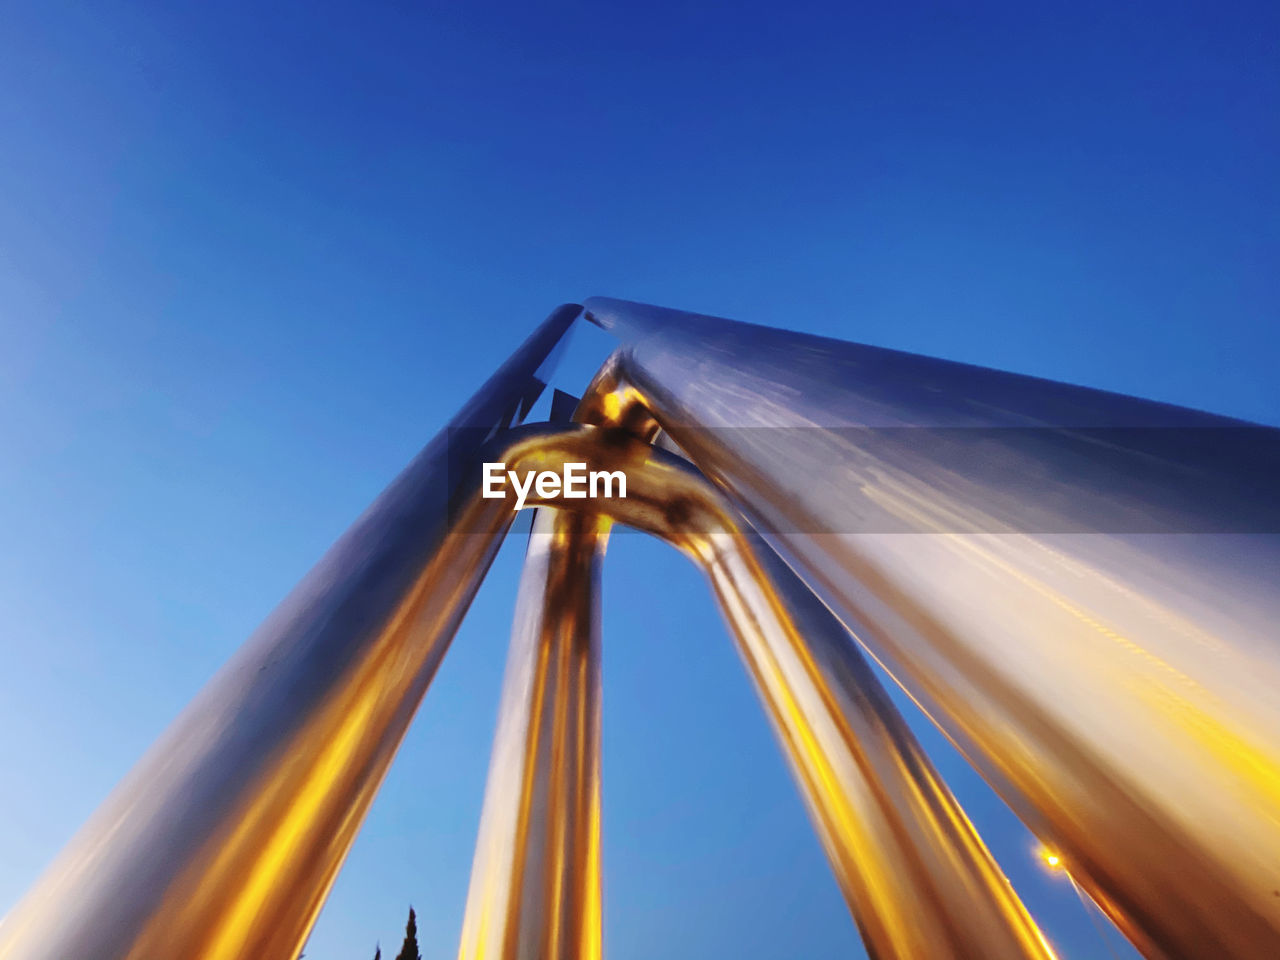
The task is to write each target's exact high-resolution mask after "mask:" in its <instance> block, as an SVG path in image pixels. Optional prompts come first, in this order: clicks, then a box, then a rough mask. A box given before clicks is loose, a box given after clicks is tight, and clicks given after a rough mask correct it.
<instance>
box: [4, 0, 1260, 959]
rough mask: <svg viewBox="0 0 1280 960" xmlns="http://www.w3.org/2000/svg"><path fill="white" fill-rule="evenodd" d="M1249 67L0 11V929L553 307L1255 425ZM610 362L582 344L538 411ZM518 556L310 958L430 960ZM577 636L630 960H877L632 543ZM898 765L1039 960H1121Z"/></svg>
mask: <svg viewBox="0 0 1280 960" xmlns="http://www.w3.org/2000/svg"><path fill="white" fill-rule="evenodd" d="M1278 28H1280V7H1278V6H1277V5H1276V4H1275V3H1258V4H1249V3H1234V4H1232V3H1227V4H1223V3H1214V4H1209V3H1202V4H1196V5H1183V4H1176V3H1168V2H1162V3H1129V4H1119V3H1116V2H1115V0H1107V2H1101V3H1097V2H1071V3H1058V4H1049V3H1025V2H1017V3H1006V4H991V3H973V4H963V5H962V4H954V5H946V6H938V7H928V6H920V5H916V4H908V3H894V4H888V3H885V4H874V5H871V4H836V3H828V4H810V3H806V2H802V0H801V2H797V0H787V2H783V3H776V4H768V5H762V4H753V3H720V4H697V3H658V2H654V3H646V4H633V5H631V6H630V7H628V8H622V7H619V6H617V5H614V4H609V3H599V2H597V3H585V2H584V3H577V4H555V5H537V4H512V3H414V2H409V0H399V2H394V3H373V2H370V3H363V4H347V5H339V4H332V3H326V2H310V3H305V4H304V3H289V4H286V3H247V2H226V3H217V4H159V3H157V4H121V3H113V2H105V3H104V2H94V3H77V2H63V3H58V4H49V3H41V2H29V0H16V2H10V3H6V4H5V5H4V6H3V7H2V8H0V546H2V547H3V549H0V663H3V665H4V666H3V669H0V770H2V771H4V779H3V781H0V783H2V784H3V785H2V786H0V911H4V910H6V909H7V908H8V907H9V906H11V905H12V904H13V902H14V901H15V900H16V899H17V898H18V896H19V895H20V894H21V892H22V891H23V890H24V889H25V888H26V887H27V886H28V885H29V884H30V883H31V882H32V880H33V879H34V878H35V876H36V875H37V873H38V872H39V870H40V869H41V868H42V867H43V866H44V865H45V864H46V863H47V862H48V861H49V860H50V859H51V857H52V856H53V855H54V854H55V852H56V851H57V850H58V849H59V848H60V847H61V846H62V844H63V843H64V842H65V841H66V840H67V839H68V838H69V836H70V835H71V833H72V832H73V831H74V830H75V828H76V827H77V826H78V825H79V824H80V823H81V821H82V820H83V819H84V818H85V817H86V816H87V814H88V813H89V812H90V811H91V810H92V809H93V808H94V807H95V806H97V804H98V803H99V802H100V801H101V800H102V798H103V797H104V796H105V794H106V793H107V791H108V790H109V789H110V788H111V786H112V785H113V784H114V783H115V782H116V781H117V780H118V779H119V778H120V777H121V776H122V775H123V774H124V772H125V771H126V770H127V769H128V768H129V767H130V766H131V764H132V762H133V761H134V760H135V759H136V758H137V757H138V755H139V754H140V753H141V752H142V750H143V749H145V747H146V746H147V745H148V744H149V743H150V742H151V741H152V740H153V739H154V738H155V737H156V736H157V734H159V733H160V731H161V730H163V729H164V727H165V726H166V725H167V724H168V722H169V721H170V720H171V719H172V718H173V717H174V716H175V715H176V713H177V712H178V711H179V709H180V708H181V707H182V705H183V704H184V703H186V702H187V701H188V700H189V699H190V698H191V696H192V695H193V694H194V693H195V692H196V691H197V690H198V689H199V687H200V686H201V685H202V683H203V682H204V681H205V679H207V678H208V677H209V676H210V674H211V673H212V672H213V671H214V669H215V668H216V667H217V666H218V665H219V664H220V663H222V662H223V661H224V660H225V659H226V658H227V657H228V656H229V655H230V654H231V652H232V651H233V650H234V649H235V648H236V647H237V646H238V645H239V643H240V642H241V641H242V640H243V639H244V638H245V637H246V636H247V635H248V634H249V633H250V631H251V630H252V629H253V627H254V626H256V624H257V623H258V622H259V621H260V620H261V619H262V618H263V617H264V616H265V614H266V613H267V612H268V611H269V610H270V609H271V608H272V607H273V606H274V604H275V603H276V601H277V600H279V599H280V598H281V597H282V596H283V595H284V594H285V592H286V591H287V590H288V589H289V587H290V586H291V585H292V584H293V583H294V582H296V581H297V580H298V579H299V577H301V575H302V574H303V573H304V572H305V571H306V570H307V569H308V568H309V567H310V565H311V564H312V563H313V562H314V561H315V560H316V559H317V558H318V557H319V556H320V554H321V553H322V552H323V550H324V549H325V548H326V546H327V545H328V544H329V543H330V542H331V541H332V540H333V539H334V538H335V537H336V536H337V535H338V534H339V533H340V532H341V531H342V530H343V529H344V528H345V527H346V526H347V524H348V523H349V522H350V521H351V520H352V519H353V518H354V517H355V516H356V515H357V514H358V513H359V512H360V511H361V510H362V509H363V507H364V506H365V505H366V504H367V503H368V502H369V501H370V500H371V499H372V498H373V497H374V496H375V495H376V494H377V492H378V491H379V490H380V489H381V488H382V487H383V486H384V485H385V484H386V482H387V481H388V480H389V479H390V478H391V477H392V476H394V475H395V473H396V472H397V471H398V470H399V469H400V467H401V466H402V465H403V464H404V463H405V462H406V461H407V460H408V459H409V458H410V457H411V456H412V454H413V453H414V452H416V450H417V449H418V448H419V447H420V446H421V445H422V444H423V443H424V442H425V441H426V439H427V438H429V437H430V436H431V434H432V433H433V432H434V431H435V430H436V429H437V428H438V427H439V426H440V425H441V424H443V423H444V422H445V420H446V419H447V418H448V416H449V415H451V414H452V413H453V411H454V409H455V408H456V407H457V406H458V404H459V403H460V401H461V400H462V399H463V398H464V397H465V396H467V395H469V394H470V392H471V391H472V390H474V389H475V387H476V386H477V385H478V384H479V383H480V382H481V381H482V380H483V379H484V377H485V376H487V375H488V374H489V373H490V372H491V371H492V369H493V368H494V367H495V365H496V364H497V363H498V362H499V361H501V360H502V359H503V358H505V356H506V355H507V354H508V353H509V352H510V351H511V350H512V349H513V348H514V347H515V345H516V344H517V343H519V341H520V340H522V339H523V337H524V336H525V335H526V333H527V332H528V331H529V329H530V328H531V327H532V326H533V325H534V324H535V323H537V322H538V321H539V320H541V319H542V317H543V316H544V315H545V314H546V313H547V312H548V311H549V310H550V309H551V308H552V307H554V306H555V305H556V304H557V303H560V302H563V301H566V300H580V299H581V298H583V297H585V296H588V295H590V294H604V295H609V296H618V297H626V298H631V299H637V300H645V301H649V302H654V303H660V304H665V305H668V306H675V307H683V308H686V309H691V310H699V311H703V312H708V313H715V314H719V315H724V316H731V317H735V318H738V319H742V320H750V321H755V322H762V323H770V324H774V325H777V326H782V327H788V328H792V329H797V330H805V331H810V332H814V333H820V334H825V335H829V336H836V337H842V338H845V339H850V340H858V341H863V342H867V343H873V344H878V345H882V346H889V347H895V348H899V349H905V350H913V351H918V352H922V353H928V354H932V355H936V356H942V357H947V358H951V359H957V360H964V361H969V362H974V363H982V364H986V365H989V366H994V367H999V368H1004V369H1009V370H1016V371H1019V372H1024V373H1031V374H1036V375H1039V376H1045V377H1052V378H1057V379H1061V380H1066V381H1071V382H1075V383H1082V384H1088V385H1092V386H1098V387H1104V388H1108V389H1112V390H1120V391H1124V392H1128V393H1134V394H1138V395H1142V396H1147V397H1152V398H1155V399H1159V400H1165V401H1172V402H1176V403H1182V404H1187V405H1190V406H1195V407H1200V408H1204V409H1208V410H1212V411H1215V412H1219V413H1224V414H1229V415H1233V416H1238V417H1244V418H1248V419H1252V420H1257V421H1260V422H1264V423H1270V424H1277V423H1280V383H1277V377H1276V356H1277V343H1278V342H1280V322H1278V321H1280V310H1278V307H1280V279H1278V278H1280V271H1278V270H1277V264H1280V231H1278V227H1277V224H1280V217H1278V214H1280V162H1278V161H1280V149H1278V148H1280V121H1278V119H1277V118H1278V117H1280V111H1278V110H1277V107H1278V106H1280V53H1278V48H1277V40H1278V39H1280V29H1278ZM609 344H610V341H609V338H608V337H607V336H606V335H605V334H603V333H602V332H600V331H596V330H593V329H583V330H579V331H578V332H577V334H576V339H575V340H574V342H573V344H572V346H571V349H570V351H569V354H568V356H567V357H566V361H565V363H564V365H563V366H562V368H561V377H560V381H559V382H560V384H561V385H562V386H564V387H565V388H566V389H570V390H573V391H578V390H580V388H581V386H582V385H583V384H584V383H585V381H586V378H587V377H588V376H589V374H590V372H591V370H592V369H593V368H594V366H595V365H596V364H597V363H598V362H599V361H600V360H601V359H602V358H603V356H604V355H605V354H606V353H607V351H608V349H609ZM521 551H522V544H520V543H519V542H516V541H513V542H511V543H509V544H508V545H507V547H506V548H505V549H504V551H503V553H502V554H501V556H500V557H499V559H498V561H497V563H496V565H495V567H494V569H493V572H492V573H491V575H490V578H489V581H488V582H487V583H486V585H485V587H484V588H483V590H482V592H481V594H480V596H479V598H478V599H477V601H476V604H475V606H474V608H473V611H472V614H471V615H470V617H469V618H468V620H467V622H466V623H465V624H464V626H463V628H462V630H461V631H460V633H459V635H458V637H457V640H456V641H455V644H454V647H453V650H452V651H451V653H450V655H449V657H448V658H447V659H446V661H445V664H444V666H443V668H442V670H441V672H440V674H439V675H438V677H437V679H436V682H435V685H434V686H433V688H432V690H431V691H430V693H429V695H428V697H427V700H426V702H425V704H424V706H423V708H422V710H421V711H420V713H419V715H418V719H417V721H416V723H415V725H414V727H413V729H412V731H411V732H410V734H409V736H408V738H407V740H406V742H405V744H404V747H403V749H402V750H401V753H400V756H399V758H398V760H397V763H396V765H395V767H394V768H393V770H392V773H391V775H390V777H389V778H388V780H387V783H386V786H385V788H384V790H383V792H382V794H381V795H380V797H379V798H378V800H377V802H376V804H375V806H374V808H373V810H372V812H371V814H370V816H369V819H368V821H367V824H366V826H365V829H364V831H363V832H362V834H361V835H360V837H359V839H358V841H357V842H356V845H355V848H354V850H353V852H352V855H351V858H350V860H349V861H348V864H347V866H346V867H345V868H344V870H343V873H342V874H341V876H340V878H339V880H338V882H337V885H336V886H335V888H334V891H333V894H332V897H331V899H330V901H329V904H328V906H327V907H326V909H325V912H324V913H323V915H322V916H321V919H320V921H319V923H318V925H317V927H316V929H315V932H314V934H313V936H312V940H311V944H310V946H309V947H308V950H307V955H308V957H309V958H314V960H347V958H355V960H360V958H367V957H369V956H372V953H373V948H374V943H375V941H377V940H379V939H380V940H381V942H382V945H383V947H384V948H387V947H390V948H392V949H391V952H392V953H394V949H395V948H397V947H398V945H399V938H400V934H401V931H402V930H403V923H404V914H405V908H406V906H407V905H408V904H409V903H410V902H412V903H413V904H414V906H415V907H416V908H417V910H418V916H419V926H420V931H421V936H422V940H423V944H424V957H425V958H426V960H438V958H442V957H447V956H450V955H452V954H453V952H454V951H455V950H456V944H457V935H458V930H459V927H460V923H461V915H462V907H463V900H464V897H465V892H466V880H467V876H468V872H469V869H470V859H471V848H472V843H473V841H474V836H475V830H476V824H477V820H478V817H479V811H480V797H481V793H482V790H483V785H484V776H485V770H486V766H487V762H488V741H489V736H490V733H491V731H492V728H493V723H494V719H495V716H496V710H497V696H498V687H499V682H500V677H501V672H502V667H503V660H504V650H505V645H506V639H507V634H508V631H509V627H510V618H511V612H512V607H513V604H514V599H515V582H516V578H517V575H518V570H519V564H520V554H521ZM605 589H606V595H605V614H604V619H605V624H604V626H605V641H606V642H605V730H604V742H605V750H606V755H605V761H604V774H605V784H604V798H605V810H604V814H605V821H604V830H605V849H604V859H605V870H606V947H607V949H608V952H609V954H610V956H611V957H612V958H613V960H641V958H645V960H649V958H653V957H663V958H669V960H685V958H688V960H704V958H707V957H721V956H723V957H733V958H735V960H797V958H806V960H808V958H813V960H823V958H836V957H857V956H861V955H862V954H861V952H860V950H861V948H860V946H858V941H857V937H856V933H855V931H854V928H853V925H852V923H851V921H850V920H849V917H848V914H847V912H846V911H845V908H844V906H843V903H842V901H841V899H840V897H839V895H838V893H837V891H836V888H835V884H834V882H833V881H832V879H831V876H830V874H829V871H828V869H827V867H826V865H825V861H824V860H823V857H822V855H821V852H820V850H819V848H818V845H817V842H816V840H814V838H813V837H812V835H811V832H810V830H809V828H808V825H807V823H806V821H805V818H804V814H803V811H802V809H801V806H800V803H799V800H798V797H797V795H796V792H795V790H794V788H793V787H792V786H791V784H790V782H789V780H788V778H787V775H786V772H785V768H784V766H783V763H782V760H781V758H780V755H779V753H778V751H777V749H776V748H775V747H774V745H773V742H772V739H771V735H770V732H769V730H768V727H767V724H766V721H765V719H764V717H763V714H762V713H761V712H760V711H759V710H758V709H757V707H756V705H755V702H754V696H753V693H752V691H751V689H750V687H749V685H748V682H747V680H746V677H745V674H744V672H743V671H742V670H741V668H740V667H739V665H738V663H737V662H736V658H735V654H734V653H733V650H732V647H731V646H730V644H729V642H728V641H727V639H726V637H725V633H724V629H723V627H722V626H721V625H720V622H719V618H718V615H717V614H716V611H715V609H714V607H713V605H712V601H711V599H710V597H709V595H708V593H707V591H706V589H705V587H704V586H703V584H702V583H701V582H700V580H699V579H698V577H697V575H696V574H695V571H694V570H693V569H692V567H689V566H688V565H687V564H686V563H685V562H684V561H682V560H676V559H674V556H673V555H672V554H671V553H670V552H669V551H668V550H667V549H666V548H664V547H663V546H661V545H659V544H656V543H653V542H650V541H648V540H646V539H644V538H642V537H639V536H627V537H616V538H615V540H614V545H613V549H612V550H611V555H610V557H609V565H608V568H607V571H606V584H605ZM912 719H913V722H915V724H916V727H917V729H918V730H919V732H920V734H921V736H922V737H923V738H924V740H925V742H926V745H927V746H929V747H930V748H932V749H934V751H935V756H936V758H937V759H938V761H939V764H940V766H941V768H942V770H943V772H944V773H945V774H946V775H947V776H948V777H949V778H950V779H951V780H952V783H953V786H954V787H955V789H956V791H957V793H958V794H959V796H960V798H961V800H962V801H963V802H965V803H966V804H967V805H968V806H969V807H970V809H971V813H972V815H973V818H974V820H975V822H976V823H977V825H978V827H979V829H980V830H981V831H982V832H983V833H984V835H985V836H986V838H987V840H988V841H989V843H990V844H991V846H992V848H993V849H994V850H995V852H996V853H997V855H998V856H999V857H1000V859H1001V861H1002V865H1003V866H1004V867H1005V869H1006V871H1007V872H1008V874H1009V876H1010V877H1011V879H1012V880H1013V881H1014V883H1015V885H1017V886H1018V888H1019V890H1020V891H1021V892H1022V893H1023V895H1024V897H1025V899H1026V900H1027V902H1028V904H1029V905H1030V906H1031V907H1032V909H1033V911H1034V912H1036V913H1037V915H1038V916H1039V917H1040V918H1041V920H1042V921H1043V922H1044V925H1045V927H1046V929H1047V930H1048V932H1049V933H1050V935H1051V937H1052V938H1053V940H1054V941H1055V943H1057V944H1058V945H1059V946H1060V947H1061V948H1062V949H1063V952H1064V953H1065V954H1066V955H1067V956H1070V957H1076V958H1094V957H1099V958H1105V957H1107V956H1108V953H1107V947H1106V946H1105V945H1104V944H1103V943H1102V941H1101V940H1100V939H1099V934H1098V932H1097V930H1095V928H1094V927H1093V926H1092V925H1091V924H1090V922H1089V919H1088V917H1087V916H1086V914H1085V913H1084V912H1083V910H1082V908H1081V906H1080V904H1079V903H1078V902H1077V901H1076V900H1075V899H1074V896H1073V895H1072V893H1071V890H1070V888H1069V887H1068V886H1067V885H1066V884H1065V883H1064V882H1063V881H1062V879H1061V878H1060V877H1050V876H1047V875H1045V874H1044V873H1043V872H1042V871H1041V870H1040V869H1039V868H1038V867H1037V865H1036V864H1035V863H1034V862H1033V859H1032V856H1031V851H1030V844H1031V840H1030V838H1029V836H1028V835H1027V834H1026V833H1025V831H1023V830H1022V829H1021V828H1020V827H1018V826H1017V824H1016V821H1014V820H1013V819H1012V817H1011V815H1010V814H1009V813H1008V812H1007V810H1005V808H1004V807H1003V806H1002V805H1001V804H1000V803H999V801H998V800H995V799H994V798H993V796H992V795H991V794H990V792H989V791H987V790H986V788H985V787H984V786H983V785H982V784H981V783H980V782H979V781H978V780H977V779H976V778H975V777H974V775H973V774H971V773H969V772H968V770H967V768H966V767H965V766H964V765H963V762H962V761H960V760H958V759H957V758H956V757H955V756H954V754H952V753H950V752H949V750H948V748H946V747H945V746H944V745H943V744H942V742H941V738H940V737H938V736H937V735H936V734H935V733H933V732H932V731H931V730H930V729H928V728H927V727H925V726H924V725H923V723H921V722H920V720H919V718H918V717H915V716H913V718H912ZM1112 943H1113V946H1115V945H1116V943H1117V941H1116V939H1115V938H1114V936H1113V939H1112ZM1115 948H1116V949H1117V950H1118V949H1119V948H1118V946H1115Z"/></svg>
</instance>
